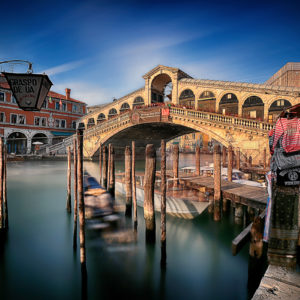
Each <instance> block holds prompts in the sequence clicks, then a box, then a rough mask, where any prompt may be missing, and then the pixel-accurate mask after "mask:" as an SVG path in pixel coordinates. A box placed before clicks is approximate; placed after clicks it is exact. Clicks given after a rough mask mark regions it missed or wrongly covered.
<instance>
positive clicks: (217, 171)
mask: <svg viewBox="0 0 300 300" xmlns="http://www.w3.org/2000/svg"><path fill="white" fill-rule="evenodd" d="M220 203H221V147H220V145H215V146H214V220H215V221H220V219H221V213H220Z"/></svg>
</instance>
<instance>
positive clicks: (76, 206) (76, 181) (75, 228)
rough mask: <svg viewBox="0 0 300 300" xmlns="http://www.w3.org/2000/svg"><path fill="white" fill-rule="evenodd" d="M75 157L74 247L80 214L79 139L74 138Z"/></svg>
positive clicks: (74, 246) (75, 245)
mask: <svg viewBox="0 0 300 300" xmlns="http://www.w3.org/2000/svg"><path fill="white" fill-rule="evenodd" d="M73 156H74V157H73V159H74V227H73V248H74V249H76V248H77V218H78V217H77V215H78V177H77V174H78V164H77V162H78V155H77V140H76V138H74V140H73Z"/></svg>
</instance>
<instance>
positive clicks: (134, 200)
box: [131, 141, 137, 230]
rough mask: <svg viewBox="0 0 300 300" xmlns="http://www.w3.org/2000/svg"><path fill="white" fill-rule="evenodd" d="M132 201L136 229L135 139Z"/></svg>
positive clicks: (133, 145) (133, 146)
mask: <svg viewBox="0 0 300 300" xmlns="http://www.w3.org/2000/svg"><path fill="white" fill-rule="evenodd" d="M131 148H132V170H131V176H132V201H133V223H134V229H135V230H136V229H137V203H136V179H135V141H132V146H131Z"/></svg>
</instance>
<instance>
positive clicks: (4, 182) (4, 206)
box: [3, 145, 8, 230]
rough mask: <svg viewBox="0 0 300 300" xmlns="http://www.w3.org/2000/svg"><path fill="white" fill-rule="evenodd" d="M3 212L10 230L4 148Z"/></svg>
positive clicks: (6, 225)
mask: <svg viewBox="0 0 300 300" xmlns="http://www.w3.org/2000/svg"><path fill="white" fill-rule="evenodd" d="M3 211H4V228H5V229H6V230H7V229H8V204H7V149H6V146H5V145H4V146H3Z"/></svg>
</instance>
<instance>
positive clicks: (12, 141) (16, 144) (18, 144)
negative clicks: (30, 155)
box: [7, 132, 27, 154]
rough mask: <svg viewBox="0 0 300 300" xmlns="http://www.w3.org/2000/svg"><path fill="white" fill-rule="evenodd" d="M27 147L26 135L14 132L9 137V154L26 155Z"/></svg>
mask: <svg viewBox="0 0 300 300" xmlns="http://www.w3.org/2000/svg"><path fill="white" fill-rule="evenodd" d="M26 147H27V138H26V135H25V134H23V133H21V132H13V133H11V134H10V135H9V136H8V137H7V152H8V153H15V154H25V153H26Z"/></svg>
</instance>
